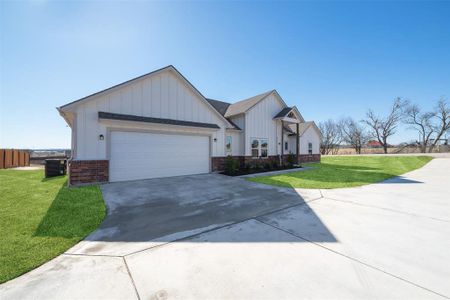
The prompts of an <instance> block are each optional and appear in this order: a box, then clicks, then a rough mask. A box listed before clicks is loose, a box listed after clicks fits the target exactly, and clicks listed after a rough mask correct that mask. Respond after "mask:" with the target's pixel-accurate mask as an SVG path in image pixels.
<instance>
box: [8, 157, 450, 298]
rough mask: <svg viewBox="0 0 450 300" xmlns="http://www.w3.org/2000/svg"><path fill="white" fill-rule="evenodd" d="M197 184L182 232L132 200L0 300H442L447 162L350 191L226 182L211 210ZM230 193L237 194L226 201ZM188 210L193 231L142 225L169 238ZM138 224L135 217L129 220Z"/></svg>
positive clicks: (449, 221) (448, 209)
mask: <svg viewBox="0 0 450 300" xmlns="http://www.w3.org/2000/svg"><path fill="white" fill-rule="evenodd" d="M218 176H219V175H218ZM205 178H208V180H211V181H212V182H214V180H219V181H221V179H222V177H217V178H214V176H211V177H209V176H208V177H205ZM203 179H204V178H203ZM180 180H182V178H181V177H180ZM201 181H202V180H195V178H194V179H192V178H191V179H189V186H190V187H192V186H194V189H193V191H195V190H196V192H193V193H192V194H187V195H186V197H182V198H183V199H180V200H179V203H178V205H180V206H182V208H181V209H178V210H174V212H173V213H174V214H175V215H176V218H174V220H173V221H174V222H175V219H177V220H180V219H181V221H179V222H181V223H176V222H175V223H176V224H169V223H170V220H166V219H159V220H158V222H155V223H152V222H154V220H152V215H151V214H148V213H149V212H151V211H152V210H153V209H157V208H158V207H159V206H160V205H162V204H163V202H160V201H156V200H157V199H153V200H151V199H149V198H148V197H145V199H143V198H142V197H141V198H139V197H137V196H136V195H135V196H136V197H131V199H132V201H134V202H132V203H129V205H128V208H129V210H130V215H128V219H129V220H130V222H131V223H130V224H133V225H128V227H125V228H118V227H117V226H115V224H116V223H115V222H114V217H112V218H110V219H107V220H106V221H107V222H106V221H105V222H106V225H105V224H103V225H102V228H100V230H99V231H97V232H96V233H94V235H92V236H91V237H90V238H88V239H87V240H86V241H84V242H82V243H80V244H79V245H77V246H75V247H74V248H72V249H71V250H69V251H68V252H67V253H66V254H64V255H61V256H59V257H58V258H56V259H54V260H52V261H50V262H48V263H46V264H44V265H43V266H41V267H39V268H37V269H35V270H33V271H31V272H29V273H27V274H25V275H24V276H21V277H19V278H17V279H14V280H12V281H10V282H7V283H5V284H3V285H1V286H0V298H1V299H204V298H220V299H223V298H227V299H292V298H295V299H298V298H315V299H323V298H328V299H338V298H340V299H344V298H345V299H367V298H379V299H386V298H389V299H394V298H396V299H433V298H436V299H445V298H450V285H449V284H448V283H449V282H450V251H449V249H450V197H449V195H450V184H449V183H450V159H449V158H436V159H434V160H433V161H431V162H430V163H429V164H427V165H426V166H425V167H423V168H422V169H419V170H416V171H413V172H410V173H408V174H405V175H403V176H401V177H397V178H393V179H391V180H388V181H385V182H382V183H378V184H372V185H367V186H364V187H359V188H350V189H335V190H304V189H297V190H295V191H293V190H290V189H280V188H273V187H266V186H262V185H258V184H253V185H249V186H248V185H247V184H248V183H247V182H245V181H244V180H243V179H237V178H233V182H228V181H224V182H223V184H224V185H225V186H226V188H224V191H222V192H221V193H219V194H220V195H224V194H223V193H229V194H228V196H227V197H229V198H227V199H220V200H217V201H216V202H214V201H213V199H214V198H211V195H210V194H209V190H208V189H207V188H203V189H198V188H197V189H196V188H195V187H198V186H200V183H199V182H201ZM136 184H138V185H140V184H142V188H145V187H148V185H149V184H150V185H151V186H152V189H153V190H155V189H156V187H157V186H158V184H157V183H153V182H147V183H146V184H143V183H142V182H136ZM182 184H183V183H178V182H177V181H176V180H175V179H174V182H172V183H170V184H169V185H168V186H165V189H167V188H169V189H172V190H173V191H172V192H174V193H177V192H178V191H181V190H180V189H181V187H179V188H176V186H178V185H181V186H182ZM235 185H236V187H234V186H235ZM260 186H262V187H261V189H260V190H259V188H260ZM135 188H136V187H135ZM233 188H235V190H233ZM246 188H250V190H251V191H250V192H249V194H245V192H244V191H245V189H246ZM108 189H114V190H115V191H116V193H114V191H113V190H109V191H108ZM120 190H122V191H123V193H124V194H126V193H127V189H125V188H124V185H121V186H116V185H107V186H104V187H103V191H104V194H105V197H106V198H108V192H111V194H110V195H116V194H117V192H118V191H120ZM189 190H191V189H189ZM157 191H158V193H159V192H161V193H162V194H160V195H159V198H158V199H162V198H164V197H165V196H167V194H166V193H167V192H163V191H161V190H157ZM258 191H259V197H256V196H255V195H254V194H253V193H257V192H258ZM233 193H235V194H233ZM138 194H139V193H138ZM141 194H142V193H141ZM237 194H238V195H240V196H241V197H239V199H238V200H236V201H233V197H236V195H237ZM242 194H244V195H242ZM152 195H153V194H152ZM181 195H183V194H180V196H181ZM208 195H209V196H208ZM253 196H255V197H253ZM109 198H111V199H110V200H111V201H109V202H108V208H109V210H110V216H113V215H114V211H116V212H118V211H121V213H120V214H119V215H118V216H116V217H115V218H119V216H122V217H123V216H124V214H125V213H126V205H125V204H124V203H122V202H121V200H120V199H119V198H115V197H109ZM114 199H115V200H114ZM121 199H122V198H121ZM196 199H197V200H196ZM270 200H272V202H271V201H270ZM149 201H150V202H149ZM196 201H200V202H199V204H195V203H196ZM224 201H225V202H226V205H223V206H220V203H222V202H224ZM252 201H256V204H255V205H252V204H251V203H252ZM145 203H147V206H152V207H153V209H150V208H147V207H146V206H145V205H143V204H145ZM148 203H152V204H151V205H150V204H148ZM188 203H189V204H188ZM193 203H194V204H193ZM274 203H275V204H274ZM186 205H187V206H186ZM189 205H194V207H192V206H191V207H189ZM197 205H198V206H197ZM138 208H140V209H141V211H142V212H143V213H142V214H139V213H138V211H139V209H138ZM172 208H173V209H175V208H176V204H175V203H173V206H171V209H172ZM184 209H187V210H184ZM200 210H202V211H200ZM221 210H222V211H223V212H224V213H223V214H221V213H219V212H218V211H221ZM188 211H191V214H192V215H194V216H195V215H197V216H198V215H203V214H205V213H206V215H211V214H212V217H211V218H209V219H208V218H207V221H199V219H195V218H194V220H196V221H197V222H200V223H201V224H199V223H196V224H197V225H196V226H200V227H199V228H190V229H189V230H182V231H179V232H172V230H171V229H167V228H165V229H164V230H169V231H168V232H166V233H167V234H165V235H164V236H162V237H161V236H159V237H157V236H154V234H156V235H158V234H157V233H156V232H158V231H155V229H152V227H155V226H156V225H155V224H158V223H160V222H166V223H167V226H168V227H170V228H172V229H173V230H175V229H176V228H178V229H180V228H184V227H183V226H185V225H183V224H192V222H191V221H192V220H193V219H191V218H193V217H192V216H191V217H190V216H189V212H188ZM146 214H147V215H148V218H147V220H145V215H146ZM171 215H173V214H170V213H169V214H167V216H171ZM230 215H231V216H230ZM110 216H109V217H110ZM137 216H140V218H141V219H140V220H139V222H133V221H132V220H133V218H136V217H137ZM167 218H169V217H167ZM116 220H118V219H116ZM215 220H216V221H215ZM108 222H110V223H108ZM202 222H203V223H202ZM151 224H153V225H151ZM116 225H117V224H116ZM180 226H181V227H180ZM196 226H193V227H196ZM133 230H136V231H139V233H138V238H136V237H135V238H132V235H131V236H130V234H131V233H130V232H131V231H133ZM158 230H159V229H158ZM150 236H152V237H153V238H152V239H148V238H147V239H145V238H144V237H150Z"/></svg>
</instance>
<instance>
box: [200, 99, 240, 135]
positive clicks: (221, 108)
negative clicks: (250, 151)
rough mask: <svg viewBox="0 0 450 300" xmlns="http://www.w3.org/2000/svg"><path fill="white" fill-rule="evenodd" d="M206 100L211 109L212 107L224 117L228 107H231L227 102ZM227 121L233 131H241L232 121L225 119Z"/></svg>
mask: <svg viewBox="0 0 450 300" xmlns="http://www.w3.org/2000/svg"><path fill="white" fill-rule="evenodd" d="M206 100H207V101H208V102H209V104H211V105H212V107H214V108H215V109H216V110H217V111H218V112H219V113H220V114H221V115H222V116H224V117H225V113H226V111H227V109H228V107H229V106H230V105H231V103H228V102H223V101H219V100H214V99H209V98H206ZM226 119H227V120H228V122H230V124H231V125H233V126H234V128H235V129H238V130H241V128H239V126H237V125H236V124H235V123H234V122H233V121H231V120H230V119H229V118H226Z"/></svg>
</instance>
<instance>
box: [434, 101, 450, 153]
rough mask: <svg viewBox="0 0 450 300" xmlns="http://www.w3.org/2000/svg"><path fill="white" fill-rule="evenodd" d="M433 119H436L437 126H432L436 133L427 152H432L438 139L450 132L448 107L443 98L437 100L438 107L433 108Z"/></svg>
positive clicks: (449, 111) (449, 108)
mask: <svg viewBox="0 0 450 300" xmlns="http://www.w3.org/2000/svg"><path fill="white" fill-rule="evenodd" d="M434 114H435V117H436V119H437V124H436V125H434V130H435V132H436V138H435V139H434V141H433V143H432V144H431V146H430V149H429V152H432V151H433V149H434V147H436V145H437V143H438V142H439V139H440V138H441V137H442V136H443V135H444V134H445V133H446V132H448V131H450V107H449V106H448V104H447V101H446V100H445V99H444V98H441V100H439V102H438V105H437V106H436V108H435V112H434Z"/></svg>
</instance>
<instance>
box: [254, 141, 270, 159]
mask: <svg viewBox="0 0 450 300" xmlns="http://www.w3.org/2000/svg"><path fill="white" fill-rule="evenodd" d="M255 140H256V141H258V146H257V147H253V141H255ZM263 143H266V144H267V146H266V147H264V148H263V147H262V144H263ZM253 150H257V151H258V155H257V156H253ZM263 150H265V151H266V156H262V151H263ZM250 154H251V157H252V159H267V158H269V139H268V138H250Z"/></svg>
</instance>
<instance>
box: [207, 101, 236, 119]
mask: <svg viewBox="0 0 450 300" xmlns="http://www.w3.org/2000/svg"><path fill="white" fill-rule="evenodd" d="M206 100H208V102H209V104H211V105H212V106H213V107H214V108H215V109H216V110H217V111H218V112H219V113H220V114H221V115H222V116H225V113H226V111H227V109H228V107H229V106H230V105H231V103H228V102H223V101H219V100H214V99H209V98H206Z"/></svg>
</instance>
